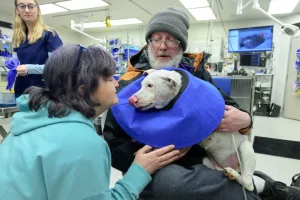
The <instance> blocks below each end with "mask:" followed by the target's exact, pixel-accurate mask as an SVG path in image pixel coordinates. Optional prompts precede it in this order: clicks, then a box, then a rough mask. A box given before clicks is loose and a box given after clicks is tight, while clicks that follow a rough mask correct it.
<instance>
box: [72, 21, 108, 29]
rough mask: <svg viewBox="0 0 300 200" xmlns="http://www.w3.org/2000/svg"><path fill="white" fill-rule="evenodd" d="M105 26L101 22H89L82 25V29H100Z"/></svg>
mask: <svg viewBox="0 0 300 200" xmlns="http://www.w3.org/2000/svg"><path fill="white" fill-rule="evenodd" d="M77 26H79V27H81V24H77ZM105 26H106V25H105V24H104V23H103V22H89V23H84V24H83V28H100V27H105Z"/></svg>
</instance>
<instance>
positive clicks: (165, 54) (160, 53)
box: [157, 52, 170, 57]
mask: <svg viewBox="0 0 300 200" xmlns="http://www.w3.org/2000/svg"><path fill="white" fill-rule="evenodd" d="M157 55H158V56H169V57H170V55H169V54H167V53H166V52H158V54H157Z"/></svg>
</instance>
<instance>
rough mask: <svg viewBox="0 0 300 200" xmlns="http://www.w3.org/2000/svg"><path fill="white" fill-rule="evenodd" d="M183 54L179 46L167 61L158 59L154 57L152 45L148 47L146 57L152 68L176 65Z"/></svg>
mask: <svg viewBox="0 0 300 200" xmlns="http://www.w3.org/2000/svg"><path fill="white" fill-rule="evenodd" d="M182 56H183V52H182V49H181V48H180V50H179V52H178V54H177V55H176V56H175V57H172V59H171V60H169V61H166V62H164V61H160V60H159V59H156V58H155V57H154V55H153V52H152V47H151V46H149V47H148V57H149V61H150V65H151V67H152V68H153V69H162V68H165V67H178V66H179V63H180V61H181V58H182Z"/></svg>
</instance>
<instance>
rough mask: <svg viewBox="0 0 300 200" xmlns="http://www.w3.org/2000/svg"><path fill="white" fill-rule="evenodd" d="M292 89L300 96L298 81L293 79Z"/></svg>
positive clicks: (299, 82) (299, 83)
mask: <svg viewBox="0 0 300 200" xmlns="http://www.w3.org/2000/svg"><path fill="white" fill-rule="evenodd" d="M293 91H294V94H295V95H297V96H300V81H294V83H293Z"/></svg>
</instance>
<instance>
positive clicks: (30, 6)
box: [16, 3, 38, 11]
mask: <svg viewBox="0 0 300 200" xmlns="http://www.w3.org/2000/svg"><path fill="white" fill-rule="evenodd" d="M16 7H17V9H18V11H25V10H26V7H27V8H28V10H29V11H32V10H34V9H35V8H37V7H38V5H36V4H32V3H31V4H28V5H25V4H23V3H19V4H17V5H16Z"/></svg>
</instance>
